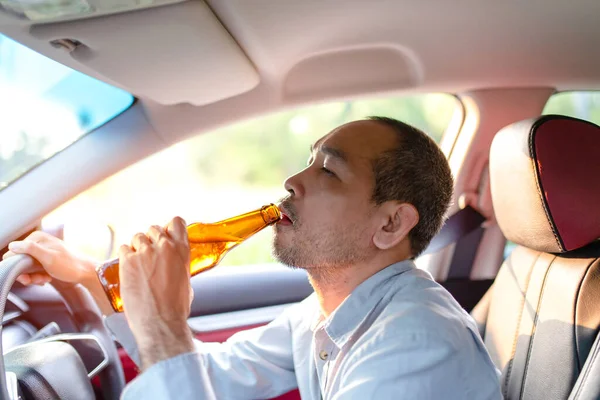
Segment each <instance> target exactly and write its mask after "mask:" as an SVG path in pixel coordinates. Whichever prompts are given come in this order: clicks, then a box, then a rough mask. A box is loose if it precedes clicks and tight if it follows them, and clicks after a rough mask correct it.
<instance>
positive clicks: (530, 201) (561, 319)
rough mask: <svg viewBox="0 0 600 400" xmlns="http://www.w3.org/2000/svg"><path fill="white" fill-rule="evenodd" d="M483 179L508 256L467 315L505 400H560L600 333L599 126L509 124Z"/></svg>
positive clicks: (565, 120) (564, 121)
mask: <svg viewBox="0 0 600 400" xmlns="http://www.w3.org/2000/svg"><path fill="white" fill-rule="evenodd" d="M490 180H491V189H492V200H493V205H494V211H495V215H496V218H497V221H498V224H499V226H500V228H501V229H502V231H503V233H504V235H505V236H506V238H507V239H508V240H510V241H512V242H514V243H516V244H517V245H518V247H517V248H516V249H515V250H514V251H513V253H512V254H511V255H510V257H508V258H507V259H506V260H505V261H504V263H503V265H502V267H501V268H500V271H499V273H498V275H497V277H496V279H495V281H494V284H493V285H492V287H491V288H490V289H489V291H488V293H487V294H486V295H485V296H484V298H483V299H482V301H481V302H480V303H479V304H478V305H477V307H476V308H475V309H474V311H473V316H474V317H475V319H476V320H477V322H478V324H479V325H480V328H481V333H482V336H483V339H484V341H485V344H486V346H487V348H488V350H489V352H490V355H491V357H492V359H493V360H494V362H495V363H496V366H497V367H498V368H499V369H500V370H501V371H502V377H501V387H502V393H503V395H504V397H505V399H545V400H546V399H547V400H551V399H566V398H567V397H568V396H569V393H570V392H571V390H572V388H573V386H574V384H575V381H576V379H577V377H578V375H579V373H580V371H581V368H582V366H583V364H584V362H585V360H586V358H587V356H588V353H589V351H590V348H591V346H592V343H593V342H594V339H595V337H596V335H597V334H598V330H599V328H600V260H599V258H598V257H600V241H598V240H597V239H598V238H600V127H598V126H596V125H594V124H591V123H589V122H585V121H581V120H577V119H574V118H569V117H562V116H544V117H539V118H534V119H530V120H526V121H522V122H518V123H515V124H512V125H510V126H508V127H506V128H504V129H503V130H501V131H500V132H499V133H498V134H497V135H496V137H495V139H494V142H493V144H492V147H491V152H490Z"/></svg>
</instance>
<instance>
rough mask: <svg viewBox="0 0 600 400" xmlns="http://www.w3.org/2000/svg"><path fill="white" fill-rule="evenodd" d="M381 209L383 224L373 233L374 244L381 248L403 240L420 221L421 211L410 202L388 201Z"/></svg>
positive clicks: (388, 247)
mask: <svg viewBox="0 0 600 400" xmlns="http://www.w3.org/2000/svg"><path fill="white" fill-rule="evenodd" d="M380 211H381V215H382V219H381V224H380V225H379V227H378V229H377V231H376V232H375V235H373V244H375V246H376V247H377V248H378V249H381V250H387V249H390V248H392V247H394V246H396V245H397V244H398V243H400V242H401V241H403V240H404V239H405V238H406V237H408V233H409V232H410V230H411V229H412V228H414V227H415V225H417V223H418V222H419V212H418V211H417V209H416V208H415V206H413V205H412V204H409V203H400V204H399V203H395V202H388V203H386V204H383V205H382V206H381V209H380Z"/></svg>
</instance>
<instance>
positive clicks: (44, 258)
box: [8, 239, 51, 265]
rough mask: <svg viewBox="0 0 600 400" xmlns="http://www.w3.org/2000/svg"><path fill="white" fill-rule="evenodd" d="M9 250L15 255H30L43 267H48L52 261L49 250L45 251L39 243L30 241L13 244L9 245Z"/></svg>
mask: <svg viewBox="0 0 600 400" xmlns="http://www.w3.org/2000/svg"><path fill="white" fill-rule="evenodd" d="M8 249H9V250H10V251H12V252H13V253H15V254H29V255H30V256H32V257H33V258H35V259H36V260H38V261H39V262H40V264H42V265H48V264H49V263H50V261H51V259H50V258H51V254H50V252H49V250H47V249H44V248H43V247H41V246H40V245H39V244H38V243H36V242H33V241H31V240H28V239H25V240H22V241H16V242H11V243H9V244H8Z"/></svg>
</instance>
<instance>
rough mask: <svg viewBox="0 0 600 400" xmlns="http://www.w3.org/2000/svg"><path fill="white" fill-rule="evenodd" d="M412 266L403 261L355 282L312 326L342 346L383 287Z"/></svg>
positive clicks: (360, 323) (407, 261)
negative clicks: (334, 306) (356, 283)
mask: <svg viewBox="0 0 600 400" xmlns="http://www.w3.org/2000/svg"><path fill="white" fill-rule="evenodd" d="M413 268H416V267H415V264H414V262H413V261H412V260H405V261H401V262H399V263H395V264H392V265H390V266H388V267H386V268H384V269H382V270H381V271H379V272H377V273H376V274H374V275H372V276H371V277H369V278H368V279H366V280H365V281H364V282H362V283H361V284H360V285H358V286H357V287H356V288H355V289H354V290H353V291H352V293H350V295H349V296H348V297H346V299H345V300H344V301H343V302H342V304H340V305H339V306H338V308H337V309H336V310H335V311H334V312H333V313H332V314H331V315H330V316H329V317H328V318H324V317H323V315H322V314H321V313H319V315H318V318H317V319H316V320H315V321H314V322H313V324H312V326H311V329H312V330H313V331H314V330H316V329H319V328H321V327H322V328H323V329H324V330H325V332H326V333H327V335H328V336H329V338H330V339H331V341H332V342H334V343H335V345H336V346H337V347H338V348H342V347H343V346H344V345H345V344H346V342H347V341H348V339H350V337H352V335H353V334H354V332H356V330H357V329H358V328H359V327H360V326H361V325H362V322H363V321H364V320H365V319H366V318H367V316H368V315H369V314H370V313H371V311H372V310H373V309H374V308H375V306H376V305H377V303H379V302H380V301H381V299H382V298H383V296H384V295H385V293H386V291H385V290H383V287H382V286H383V285H385V284H386V283H387V282H388V281H389V280H390V279H391V278H393V277H395V276H398V275H400V274H402V273H404V272H406V271H409V270H411V269H413Z"/></svg>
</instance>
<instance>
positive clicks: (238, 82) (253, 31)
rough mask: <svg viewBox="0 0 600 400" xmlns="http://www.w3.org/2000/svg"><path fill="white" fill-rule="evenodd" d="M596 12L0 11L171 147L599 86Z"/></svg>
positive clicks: (242, 6)
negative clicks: (241, 124)
mask: <svg viewBox="0 0 600 400" xmlns="http://www.w3.org/2000/svg"><path fill="white" fill-rule="evenodd" d="M599 15H600V2H598V1H597V0H587V1H578V2H564V1H559V0H529V1H527V2H523V1H507V2H496V1H492V0H471V1H468V0H461V1H453V2H448V1H443V0H430V1H420V2H414V1H407V0H395V1H394V0H389V1H384V0H378V1H355V0H354V1H350V0H346V1H341V0H340V1H314V0H308V1H291V0H279V1H267V0H252V1H248V0H218V1H217V0H211V1H207V2H203V1H193V0H192V1H183V2H181V3H178V4H172V5H168V6H161V7H156V8H151V9H146V10H140V11H133V12H127V13H121V14H115V15H109V16H102V17H97V18H88V19H80V20H71V21H61V22H57V23H46V24H31V23H30V22H28V21H27V22H26V21H23V20H18V19H16V18H15V17H14V16H11V15H9V14H5V13H0V31H2V32H3V33H5V34H6V35H8V36H10V37H12V38H14V39H15V40H17V41H19V42H21V43H23V44H25V45H27V46H28V47H31V48H33V49H35V50H37V51H39V52H41V53H43V54H45V55H47V56H49V57H51V58H53V59H56V60H58V61H59V62H62V63H64V64H66V65H69V66H71V67H73V68H75V69H78V70H80V71H82V72H84V73H87V74H89V75H92V76H95V77H97V78H100V79H102V80H104V81H106V82H109V83H112V84H114V85H117V86H120V87H122V88H124V89H126V90H128V91H130V92H131V93H133V94H134V95H135V96H136V97H138V98H139V99H140V100H141V101H142V103H143V104H144V105H145V109H146V113H147V114H148V116H149V118H150V120H151V121H152V122H153V125H154V126H155V128H156V129H157V130H158V131H159V132H161V131H162V132H163V134H164V135H166V136H171V137H169V138H167V139H168V142H172V141H173V140H178V139H181V138H182V137H184V136H188V135H189V134H192V133H197V131H199V130H204V129H206V128H207V127H211V126H217V125H220V124H223V123H228V122H231V120H235V119H240V118H244V117H246V116H251V115H255V114H260V113H264V112H268V111H271V110H276V109H281V108H284V107H289V106H293V105H296V104H303V103H310V102H317V101H323V100H325V99H331V98H343V97H356V96H361V95H365V94H373V93H383V92H402V91H404V92H406V91H451V92H461V91H466V90H471V89H482V88H497V87H554V88H557V89H559V90H565V89H576V88H588V89H589V88H597V87H598V86H600V53H599V52H598V51H597V49H598V48H599V46H598V45H599V44H600V40H599V38H600V25H598V23H597V19H598V16H599ZM57 39H75V40H77V41H79V42H81V43H82V45H81V46H79V47H77V48H76V49H75V50H73V51H71V52H68V51H65V50H64V49H60V48H55V47H53V46H52V45H51V44H50V42H51V41H53V40H57ZM167 128H168V130H169V132H168V133H166V131H165V129H167Z"/></svg>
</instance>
